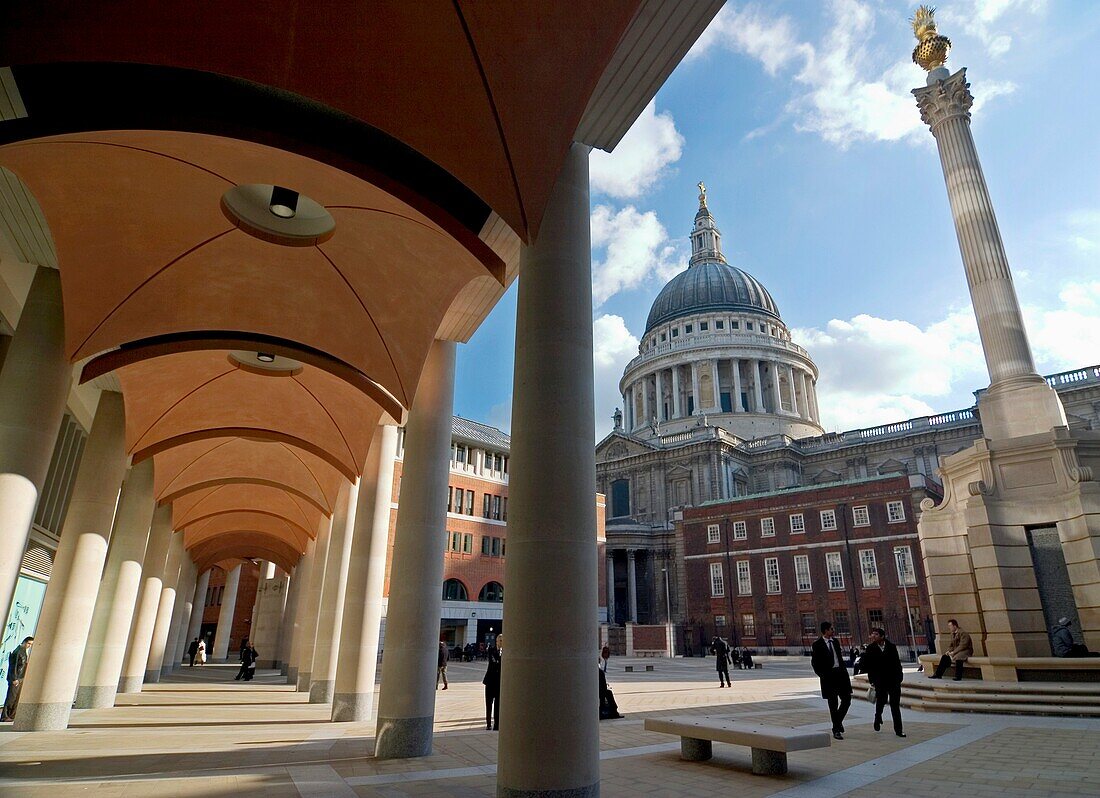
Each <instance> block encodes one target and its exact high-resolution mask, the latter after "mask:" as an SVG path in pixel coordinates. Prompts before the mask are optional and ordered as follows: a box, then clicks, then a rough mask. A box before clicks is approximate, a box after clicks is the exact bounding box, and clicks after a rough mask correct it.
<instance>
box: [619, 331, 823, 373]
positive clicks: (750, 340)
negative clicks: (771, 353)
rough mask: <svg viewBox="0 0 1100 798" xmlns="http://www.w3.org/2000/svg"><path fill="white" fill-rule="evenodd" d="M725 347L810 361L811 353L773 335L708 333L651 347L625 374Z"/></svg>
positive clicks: (636, 358)
mask: <svg viewBox="0 0 1100 798" xmlns="http://www.w3.org/2000/svg"><path fill="white" fill-rule="evenodd" d="M723 346H741V347H754V348H763V349H771V350H777V349H778V350H782V351H785V352H792V353H794V354H796V355H799V356H800V357H803V358H807V359H809V357H810V355H809V353H808V352H807V351H806V350H805V349H803V348H802V347H801V346H799V345H798V344H795V343H791V342H790V341H784V340H782V339H781V338H775V337H773V336H771V335H761V334H757V333H725V334H720V333H708V334H706V335H691V336H685V337H684V338H679V339H677V340H675V341H665V342H664V343H660V344H657V345H655V346H650V347H649V348H648V349H646V351H644V352H642V353H641V354H639V355H638V356H637V357H635V358H634V359H633V360H631V361H630V362H629V363H627V365H626V369H624V373H630V372H631V371H632V370H633V369H635V368H636V367H638V366H640V365H642V364H644V363H648V362H649V361H651V360H655V359H657V358H659V357H661V356H662V355H667V354H670V353H672V352H683V351H691V350H694V349H714V348H718V347H723ZM757 358H758V359H761V360H766V359H767V358H766V357H760V356H757Z"/></svg>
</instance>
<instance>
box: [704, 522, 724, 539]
mask: <svg viewBox="0 0 1100 798" xmlns="http://www.w3.org/2000/svg"><path fill="white" fill-rule="evenodd" d="M721 542H722V532H721V530H720V529H719V528H718V524H707V543H721Z"/></svg>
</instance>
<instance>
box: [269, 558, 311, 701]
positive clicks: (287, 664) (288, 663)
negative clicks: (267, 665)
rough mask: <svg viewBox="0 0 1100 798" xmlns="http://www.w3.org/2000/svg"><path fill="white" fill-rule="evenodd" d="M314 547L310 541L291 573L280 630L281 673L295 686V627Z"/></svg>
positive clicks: (296, 676) (296, 677) (287, 681)
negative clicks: (292, 673)
mask: <svg viewBox="0 0 1100 798" xmlns="http://www.w3.org/2000/svg"><path fill="white" fill-rule="evenodd" d="M312 546H313V541H312V540H311V541H309V543H308V544H307V545H306V553H305V554H303V555H302V557H301V558H300V559H299V560H298V564H297V565H295V566H294V570H293V571H291V572H290V586H289V587H288V588H287V593H286V607H285V608H284V609H283V625H282V628H281V629H280V630H279V650H278V654H277V657H278V660H279V665H278V667H279V672H280V674H281V675H283V676H285V677H287V678H286V683H287V684H295V683H296V682H297V679H298V674H297V670H295V674H294V678H293V679H291V678H290V669H291V668H292V667H295V668H296V666H295V665H294V627H295V624H296V623H297V622H298V615H299V613H300V612H301V610H302V593H304V592H305V588H306V587H308V585H303V584H302V583H303V582H305V581H306V580H307V579H308V578H309V564H308V563H307V562H306V557H307V556H308V555H309V552H310V550H311V548H312Z"/></svg>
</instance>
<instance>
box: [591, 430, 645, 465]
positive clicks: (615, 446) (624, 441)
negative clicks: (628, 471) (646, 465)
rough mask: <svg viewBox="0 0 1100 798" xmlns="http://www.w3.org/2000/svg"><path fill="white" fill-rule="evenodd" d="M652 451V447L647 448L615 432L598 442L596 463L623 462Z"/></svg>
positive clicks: (639, 442)
mask: <svg viewBox="0 0 1100 798" xmlns="http://www.w3.org/2000/svg"><path fill="white" fill-rule="evenodd" d="M652 451H654V448H653V447H652V446H648V445H646V444H644V443H642V442H641V441H638V440H635V439H633V438H629V437H627V436H626V435H622V434H620V433H617V432H612V433H611V434H610V435H608V436H607V437H606V438H604V439H603V440H602V441H600V442H599V444H597V446H596V462H598V463H611V462H614V461H616V460H623V459H625V458H627V457H634V456H636V455H639V454H647V453H648V452H652Z"/></svg>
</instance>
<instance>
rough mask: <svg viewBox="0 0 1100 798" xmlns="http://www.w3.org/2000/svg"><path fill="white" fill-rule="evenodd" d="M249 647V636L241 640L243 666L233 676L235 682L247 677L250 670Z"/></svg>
mask: <svg viewBox="0 0 1100 798" xmlns="http://www.w3.org/2000/svg"><path fill="white" fill-rule="evenodd" d="M249 649H250V646H249V645H248V638H247V637H246V638H245V639H244V640H242V641H241V653H240V655H239V656H240V658H241V667H240V669H239V670H238V671H237V675H236V676H234V677H233V681H235V682H237V681H240V680H241V679H243V678H244V677H245V674H246V673H247V672H248V657H249Z"/></svg>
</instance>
